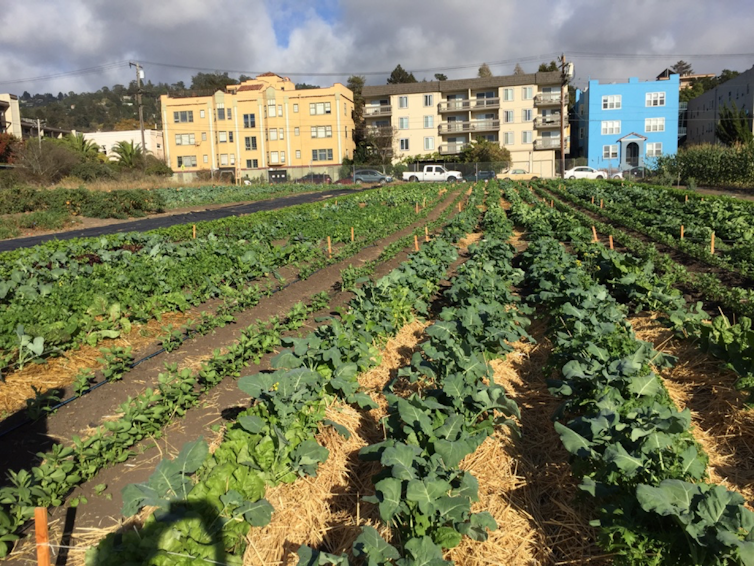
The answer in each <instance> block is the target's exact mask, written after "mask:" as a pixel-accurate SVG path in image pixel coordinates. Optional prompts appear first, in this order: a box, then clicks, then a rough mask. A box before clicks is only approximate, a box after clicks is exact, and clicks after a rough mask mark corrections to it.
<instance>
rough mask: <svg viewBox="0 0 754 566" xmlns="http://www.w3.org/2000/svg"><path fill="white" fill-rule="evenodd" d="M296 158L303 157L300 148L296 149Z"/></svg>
mask: <svg viewBox="0 0 754 566" xmlns="http://www.w3.org/2000/svg"><path fill="white" fill-rule="evenodd" d="M296 159H301V150H300V149H297V150H296Z"/></svg>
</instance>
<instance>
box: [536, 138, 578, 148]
mask: <svg viewBox="0 0 754 566" xmlns="http://www.w3.org/2000/svg"><path fill="white" fill-rule="evenodd" d="M570 143H571V138H570V137H567V138H566V139H565V148H566V150H567V149H568V145H569V144H570ZM534 149H560V137H557V138H556V137H549V138H537V139H535V140H534Z"/></svg>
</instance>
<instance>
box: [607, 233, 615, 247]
mask: <svg viewBox="0 0 754 566" xmlns="http://www.w3.org/2000/svg"><path fill="white" fill-rule="evenodd" d="M607 239H608V241H609V242H610V249H611V250H614V249H615V247H614V246H613V235H612V234H610V235H609V236H608V237H607Z"/></svg>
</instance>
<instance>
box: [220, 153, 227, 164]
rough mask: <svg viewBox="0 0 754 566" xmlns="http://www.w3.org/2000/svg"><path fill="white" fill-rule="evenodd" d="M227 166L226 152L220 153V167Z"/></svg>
mask: <svg viewBox="0 0 754 566" xmlns="http://www.w3.org/2000/svg"><path fill="white" fill-rule="evenodd" d="M227 166H228V154H227V153H221V154H220V167H227Z"/></svg>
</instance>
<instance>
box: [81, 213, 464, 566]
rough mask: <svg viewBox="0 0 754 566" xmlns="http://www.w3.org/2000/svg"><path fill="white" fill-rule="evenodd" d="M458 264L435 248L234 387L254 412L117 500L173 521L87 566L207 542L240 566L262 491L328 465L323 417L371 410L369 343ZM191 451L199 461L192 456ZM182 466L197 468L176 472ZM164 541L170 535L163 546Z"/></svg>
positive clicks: (150, 526) (440, 244)
mask: <svg viewBox="0 0 754 566" xmlns="http://www.w3.org/2000/svg"><path fill="white" fill-rule="evenodd" d="M477 215H478V212H477V211H476V210H475V209H472V208H469V209H467V212H464V213H463V214H459V215H458V216H456V218H455V219H454V220H453V221H452V222H451V224H450V226H449V229H448V230H446V231H445V232H446V233H452V234H457V233H459V231H460V232H461V233H465V232H466V231H468V229H469V227H473V225H474V224H475V223H476V216H477ZM459 226H460V228H459ZM455 258H456V252H455V248H454V247H453V246H452V245H451V244H450V243H448V241H447V240H446V239H444V238H443V237H439V238H436V239H434V240H432V241H431V242H430V243H428V244H426V245H425V246H423V247H422V249H421V250H420V251H419V252H417V253H415V254H413V255H412V256H411V258H410V260H409V261H407V262H405V263H404V264H402V265H401V266H400V267H399V268H397V269H396V270H394V271H393V272H391V273H390V274H389V275H387V276H385V277H383V278H382V279H380V280H378V281H376V282H374V283H368V284H366V285H364V286H363V287H361V288H359V289H357V290H355V291H354V297H353V299H352V300H351V301H350V303H349V309H348V312H346V313H345V314H343V315H342V317H341V318H340V319H338V318H331V319H329V320H328V321H327V322H326V323H325V324H322V325H321V326H319V327H318V328H317V329H316V330H315V331H313V332H311V333H310V334H308V335H307V336H306V337H303V338H288V339H284V344H285V345H288V346H290V347H291V349H289V350H284V351H283V352H281V353H280V354H278V355H277V356H276V357H275V358H273V362H272V365H273V367H274V368H276V371H274V372H272V373H266V374H257V375H251V376H246V377H243V378H241V379H240V380H239V387H240V388H241V389H242V391H244V392H245V393H247V394H248V395H249V396H250V397H251V399H252V400H253V404H252V406H251V408H250V409H248V410H247V411H244V413H242V414H241V415H240V416H239V417H238V419H237V421H236V422H235V423H233V424H231V425H229V427H228V430H227V431H226V433H225V436H224V439H223V441H222V443H221V444H220V446H219V448H218V449H217V450H216V451H215V452H214V453H213V454H212V455H208V454H207V451H206V447H203V446H204V445H203V443H201V442H199V443H198V444H191V445H189V446H188V447H186V448H184V451H182V454H185V456H182V455H179V457H178V458H177V459H176V460H174V461H172V462H171V461H166V462H164V463H162V464H160V466H158V470H157V471H156V472H155V474H154V475H153V476H152V478H150V480H149V481H148V482H146V483H145V484H140V485H136V486H133V487H129V488H127V490H126V492H124V501H125V507H124V514H129V515H130V514H132V513H134V512H136V511H137V510H138V509H139V508H141V506H143V505H146V504H154V503H153V502H154V501H157V505H159V506H161V507H163V508H165V507H167V508H169V509H170V514H165V513H158V514H156V515H153V516H152V517H151V518H150V519H149V520H148V522H147V524H145V527H144V529H143V530H142V532H141V533H132V532H128V533H125V534H124V535H123V536H122V538H119V537H116V536H109V537H108V538H106V539H105V540H104V541H103V542H102V543H101V544H100V545H99V546H98V547H97V548H96V549H94V550H93V551H92V553H91V556H90V560H91V563H92V564H115V563H121V562H122V561H123V560H126V561H131V562H137V563H141V562H143V561H144V559H145V558H146V557H150V558H151V560H152V563H155V564H158V563H162V562H164V563H166V564H167V563H170V564H184V563H185V564H189V563H192V560H194V559H196V558H198V557H202V558H206V557H212V556H214V552H215V549H214V548H213V545H212V544H211V541H213V540H221V541H222V542H221V543H222V545H223V551H224V552H227V553H228V555H229V556H228V557H227V558H226V559H225V562H226V563H228V564H232V563H238V561H239V560H240V555H241V554H242V553H243V549H244V547H245V539H244V536H245V533H246V532H247V531H248V529H249V528H250V526H254V525H262V524H265V523H266V522H267V521H269V517H270V515H271V512H272V507H271V506H270V505H269V503H267V502H266V501H264V500H263V499H262V497H263V495H264V492H265V490H266V486H267V485H276V484H278V483H281V482H291V481H294V480H295V479H296V478H297V477H298V476H300V475H311V474H314V473H315V472H316V468H317V465H318V463H319V462H322V461H324V460H326V458H327V456H328V453H327V450H326V449H324V448H323V447H321V446H319V445H318V444H317V442H316V440H315V439H314V435H315V432H316V431H317V429H318V427H319V425H320V424H325V425H327V424H329V425H332V426H335V427H336V429H338V430H342V429H340V428H339V425H337V424H336V423H331V422H325V421H324V408H325V406H326V405H327V404H328V403H329V402H331V401H332V400H333V399H334V398H340V399H343V400H344V401H346V402H349V403H354V404H356V405H358V406H360V407H362V408H370V407H375V406H376V405H375V404H374V402H373V401H372V399H371V398H370V397H369V396H367V395H366V394H364V393H361V392H359V391H358V389H359V385H358V381H357V380H356V376H357V374H358V373H359V372H362V371H364V370H366V369H367V368H369V367H371V366H373V365H375V364H376V363H378V359H377V350H376V347H375V342H379V341H380V340H382V339H383V338H384V337H385V336H389V335H392V334H394V333H395V332H397V330H398V329H399V328H400V327H401V326H402V325H403V324H405V323H406V322H407V321H408V320H410V319H411V317H413V316H414V313H416V312H418V313H420V314H426V312H427V308H428V301H429V299H430V297H431V296H432V295H433V294H434V293H435V292H436V291H437V289H438V282H439V280H440V278H441V277H442V276H443V274H444V273H445V271H446V269H447V267H448V266H449V265H450V263H451V262H452V261H454V260H455ZM195 450H198V452H196V454H199V455H201V459H200V458H199V457H196V458H193V457H192V456H191V455H192V454H194V451H195ZM188 459H191V462H192V463H196V462H198V464H197V465H191V466H185V465H182V464H183V463H184V461H186V460H188ZM163 469H170V470H177V473H176V474H174V476H175V478H174V481H172V482H168V483H167V484H166V483H165V482H164V481H162V480H161V479H160V478H161V477H164V476H165V474H164V473H162V471H163ZM193 472H196V474H194V478H193V483H192V481H191V480H190V479H189V475H190V474H192V473H193ZM189 484H190V485H191V487H190V489H189ZM155 493H156V494H157V497H156V498H155V497H152V495H153V494H155ZM197 523H198V524H199V525H200V526H201V525H205V526H206V525H211V526H212V527H211V529H210V532H207V528H204V530H199V531H197V530H196V529H194V530H193V531H192V528H194V527H195V526H196V524H197ZM165 531H169V532H170V533H172V535H171V536H168V537H165V536H162V533H164V532H165Z"/></svg>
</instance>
